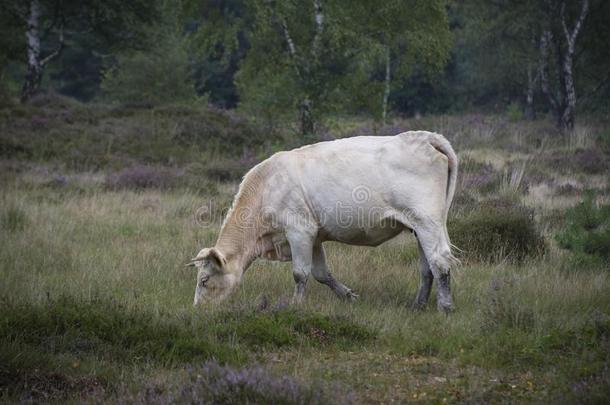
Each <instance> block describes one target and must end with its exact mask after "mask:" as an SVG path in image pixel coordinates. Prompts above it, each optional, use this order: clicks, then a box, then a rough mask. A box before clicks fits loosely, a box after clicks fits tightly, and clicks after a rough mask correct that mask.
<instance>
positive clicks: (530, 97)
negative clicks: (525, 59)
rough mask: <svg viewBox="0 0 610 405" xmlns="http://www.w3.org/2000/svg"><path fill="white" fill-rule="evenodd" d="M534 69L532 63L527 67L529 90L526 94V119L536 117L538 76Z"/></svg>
mask: <svg viewBox="0 0 610 405" xmlns="http://www.w3.org/2000/svg"><path fill="white" fill-rule="evenodd" d="M533 70H534V69H533V68H532V66H531V64H530V65H529V66H528V68H527V91H526V94H525V119H526V120H530V121H531V120H533V119H535V118H536V111H535V110H534V91H535V85H536V77H535V76H534V71H533Z"/></svg>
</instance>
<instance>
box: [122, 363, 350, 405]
mask: <svg viewBox="0 0 610 405" xmlns="http://www.w3.org/2000/svg"><path fill="white" fill-rule="evenodd" d="M329 388H331V387H323V386H316V385H314V386H307V385H304V384H302V383H300V382H299V381H297V380H296V379H294V378H292V377H289V376H285V375H284V376H281V377H275V376H274V375H272V374H271V373H269V372H268V371H267V370H265V369H263V368H262V367H259V366H255V367H245V368H242V369H234V368H231V367H228V366H220V365H218V363H216V362H213V361H209V362H207V363H204V364H203V365H202V366H201V367H198V368H194V369H191V370H189V374H188V379H187V381H185V382H184V383H180V384H179V385H177V386H175V387H173V388H171V389H170V390H169V392H167V393H165V394H164V395H159V392H158V390H157V389H155V387H148V389H146V390H145V391H144V392H142V393H140V394H139V395H138V396H137V397H136V398H132V400H131V401H129V402H134V403H144V404H183V403H189V404H195V403H209V404H329V403H332V404H349V403H353V402H354V398H353V396H352V395H350V394H349V393H346V392H345V391H344V390H343V389H341V387H338V386H333V387H332V389H329Z"/></svg>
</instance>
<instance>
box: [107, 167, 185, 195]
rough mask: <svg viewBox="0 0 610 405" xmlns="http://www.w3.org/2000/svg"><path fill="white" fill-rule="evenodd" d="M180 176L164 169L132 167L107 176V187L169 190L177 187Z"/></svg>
mask: <svg viewBox="0 0 610 405" xmlns="http://www.w3.org/2000/svg"><path fill="white" fill-rule="evenodd" d="M178 180H179V175H178V173H177V172H176V171H174V170H172V169H168V168H164V167H154V166H132V167H129V168H126V169H123V170H121V171H119V172H116V173H113V174H109V175H108V176H106V182H105V183H106V186H107V187H108V188H111V189H133V190H141V189H145V188H161V189H167V188H172V187H174V186H176V185H177V183H178Z"/></svg>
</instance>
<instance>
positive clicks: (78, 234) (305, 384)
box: [0, 103, 610, 404]
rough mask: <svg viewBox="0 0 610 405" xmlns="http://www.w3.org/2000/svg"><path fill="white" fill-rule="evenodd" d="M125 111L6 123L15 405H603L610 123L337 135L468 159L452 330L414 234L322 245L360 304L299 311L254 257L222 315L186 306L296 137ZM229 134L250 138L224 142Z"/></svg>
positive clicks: (5, 397)
mask: <svg viewBox="0 0 610 405" xmlns="http://www.w3.org/2000/svg"><path fill="white" fill-rule="evenodd" d="M62 111H63V112H64V115H63V116H62V115H61V114H60V112H62ZM126 111H127V110H123V111H121V112H119V111H117V110H112V109H110V108H105V107H104V108H102V107H98V108H97V109H93V107H84V106H79V105H64V104H61V103H56V104H54V105H53V107H49V106H48V105H47V104H45V105H38V106H37V105H36V104H35V103H34V105H33V106H32V107H27V108H24V107H5V108H4V110H3V114H2V124H1V127H0V128H1V129H2V135H1V136H0V138H1V144H0V146H1V148H0V152H1V153H0V155H1V156H0V157H1V162H0V163H1V166H2V174H1V176H0V186H1V193H2V195H1V197H0V227H1V233H0V245H1V246H2V248H1V249H0V274H1V276H2V282H1V283H0V399H1V400H2V401H4V402H20V401H34V402H62V403H64V402H66V401H67V402H81V401H87V402H129V403H132V402H135V403H150V402H152V403H176V402H191V401H203V402H216V403H244V402H249V403H286V404H288V403H303V404H304V403H379V402H391V401H399V402H411V401H412V402H416V401H421V402H425V403H463V402H465V403H473V402H493V403H502V402H513V403H514V402H562V403H605V402H607V400H608V398H609V397H610V340H609V339H610V280H609V277H610V271H609V270H610V266H609V262H608V260H609V256H608V255H609V252H608V250H609V249H608V246H610V245H609V244H608V243H609V242H610V236H609V231H608V228H609V225H610V219H609V218H610V217H609V213H610V209H609V205H608V204H610V202H609V196H610V183H609V178H608V170H610V167H609V166H610V163H609V161H610V159H609V156H610V138H609V135H610V132H608V126H607V123H605V122H603V121H600V120H597V121H596V120H593V119H591V120H590V122H585V124H582V125H581V126H579V127H578V128H577V130H576V131H574V133H571V134H557V133H556V132H554V130H553V129H552V128H553V126H552V123H551V122H550V121H549V120H546V119H539V120H538V121H535V122H521V121H518V122H516V121H512V120H510V119H509V118H507V117H502V116H491V115H490V116H483V115H473V116H467V117H457V116H442V117H429V118H422V119H420V120H415V119H411V120H406V119H405V120H398V119H397V120H395V121H394V122H393V123H392V124H391V125H388V126H386V127H379V126H376V125H374V124H373V123H370V122H368V121H365V120H358V119H354V118H341V119H339V118H337V119H335V120H333V121H329V122H327V123H326V130H325V132H324V136H325V137H327V138H328V137H330V136H351V135H357V134H359V133H374V132H376V133H397V132H400V131H402V130H407V129H429V130H435V131H438V132H441V133H444V134H445V135H446V136H447V137H448V138H449V139H450V140H451V141H452V142H453V144H454V148H455V149H456V151H457V152H458V155H459V156H460V160H461V164H462V167H461V172H460V178H459V189H458V194H457V197H456V200H455V204H454V207H453V209H452V214H451V219H450V226H449V233H450V235H451V236H452V241H453V242H454V243H455V244H456V245H457V246H458V247H460V249H461V250H462V251H461V252H459V256H460V258H461V259H462V262H463V264H462V266H461V267H459V268H457V269H455V271H454V273H453V274H454V283H453V291H454V299H455V304H456V311H455V312H454V313H451V314H450V315H449V316H446V315H444V314H441V313H438V312H437V311H436V309H435V308H436V304H435V300H434V294H433V295H432V297H431V302H430V304H429V308H428V309H426V310H424V311H415V310H413V309H411V307H410V305H411V302H412V300H413V299H414V296H415V292H416V290H417V285H418V282H419V272H418V258H417V248H416V244H415V239H414V238H413V237H412V236H411V235H401V236H400V237H398V238H396V239H394V240H391V241H389V242H387V243H385V244H383V245H382V246H380V247H378V248H363V247H350V246H345V245H341V244H335V243H327V244H326V248H327V255H328V261H329V266H330V268H331V270H332V271H333V274H334V275H335V277H336V278H337V279H338V280H341V281H342V282H344V283H345V284H347V285H349V286H350V287H351V288H353V289H354V290H355V291H356V292H357V293H358V294H359V299H358V301H356V302H354V303H348V302H342V301H340V300H338V299H337V298H336V297H335V296H334V295H333V294H332V293H331V291H330V290H329V289H328V288H327V287H325V286H323V285H321V284H318V283H316V282H315V281H314V280H313V279H312V280H310V282H309V284H308V291H307V294H306V299H305V302H304V303H303V304H302V305H299V306H295V305H291V304H290V297H291V295H292V290H293V286H294V281H293V279H292V274H291V271H290V264H289V263H282V264H278V263H271V262H265V261H262V260H261V261H257V262H255V264H254V265H253V266H252V267H251V268H250V269H249V270H248V272H247V273H246V275H245V276H244V280H243V283H242V285H241V286H240V287H239V289H238V290H237V292H236V293H235V294H234V296H233V297H232V298H231V299H230V300H229V301H228V302H226V303H224V304H222V305H220V306H217V307H207V308H193V306H192V299H193V294H194V288H195V273H194V271H193V269H192V268H187V267H185V266H184V265H185V263H187V261H188V260H189V259H190V258H191V257H192V256H193V254H195V253H196V252H197V251H198V250H199V249H201V248H202V247H207V246H212V245H213V244H214V241H215V237H216V235H217V233H218V231H219V226H220V222H221V220H222V212H223V211H224V210H226V208H227V207H228V206H229V205H230V202H231V199H232V196H233V194H234V193H235V191H236V190H237V187H238V184H239V180H238V179H239V177H240V175H241V174H243V171H244V170H246V169H247V167H249V166H250V165H252V164H253V162H256V161H257V160H260V159H262V158H264V157H265V156H268V155H269V154H270V153H272V152H273V151H275V150H279V149H283V148H288V147H292V146H295V144H296V143H298V141H296V140H295V138H293V137H291V136H285V135H283V134H279V135H278V134H266V133H265V131H264V130H259V129H251V127H249V125H250V124H248V123H245V122H242V121H241V120H239V119H237V118H235V117H233V116H227V115H226V114H225V113H221V112H214V111H207V112H204V113H199V112H197V113H194V112H193V110H192V109H190V108H178V107H176V108H166V109H162V110H154V111H151V110H150V109H144V110H142V111H140V110H138V109H133V110H129V111H127V112H126ZM195 114H196V115H195ZM151 117H152V118H151ZM189 125H190V126H189ZM147 131H148V132H147ZM257 131H259V132H257ZM261 133H262V134H264V135H261ZM104 134H106V135H104ZM109 134H111V135H109ZM240 134H241V135H242V136H243V134H247V135H248V136H249V138H248V139H247V140H246V141H244V142H245V143H242V142H241V141H239V140H238V139H239V138H238V137H239V136H240ZM262 136H265V138H264V139H263V138H261V137H262ZM227 137H228V138H230V139H234V141H233V145H239V146H234V147H233V149H232V150H223V148H225V149H226V148H228V147H227V146H226V145H225V146H223V145H224V144H223V139H225V138H227ZM243 145H263V146H262V147H259V148H257V147H255V146H252V147H246V146H243ZM201 207H208V209H209V207H212V211H213V212H214V213H215V215H214V216H213V218H214V220H213V221H211V222H209V221H202V220H201V218H200V217H199V215H200V213H201V210H200V208H201Z"/></svg>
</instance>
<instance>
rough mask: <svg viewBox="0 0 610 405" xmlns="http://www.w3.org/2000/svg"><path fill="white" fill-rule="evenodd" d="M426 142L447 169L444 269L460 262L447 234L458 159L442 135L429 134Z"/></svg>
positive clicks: (455, 185) (455, 247)
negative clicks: (446, 163) (434, 150)
mask: <svg viewBox="0 0 610 405" xmlns="http://www.w3.org/2000/svg"><path fill="white" fill-rule="evenodd" d="M428 141H429V142H430V145H432V146H433V147H434V148H435V149H436V150H438V151H439V152H440V153H442V154H443V155H445V156H446V157H447V162H448V167H447V189H446V197H445V212H444V214H445V215H444V218H443V219H444V223H443V231H444V234H445V235H444V236H445V242H446V243H447V246H446V248H445V249H441V250H442V251H443V252H442V253H443V254H441V255H440V257H439V259H440V261H441V262H443V266H441V268H442V267H445V268H449V267H452V265H456V264H459V263H460V261H459V259H457V258H456V257H455V256H453V254H452V253H451V248H453V249H455V250H457V251H459V250H460V249H459V248H458V247H457V246H455V245H454V244H452V243H451V241H450V239H449V233H448V232H447V218H448V216H449V208H451V203H452V202H453V197H454V196H455V189H456V187H457V176H458V164H459V163H458V157H457V155H456V154H455V151H454V150H453V147H452V146H451V144H450V143H449V141H448V140H447V138H445V137H444V136H443V135H440V134H435V133H431V134H430V136H429V138H428ZM447 248H448V249H447Z"/></svg>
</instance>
